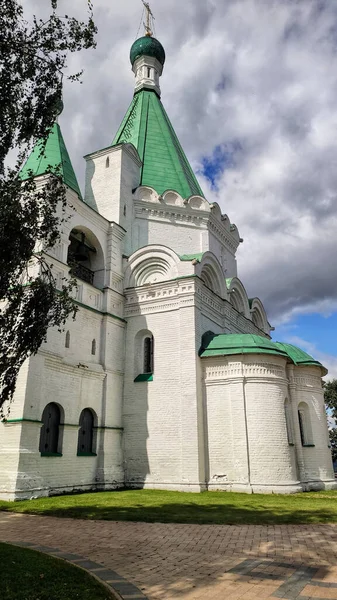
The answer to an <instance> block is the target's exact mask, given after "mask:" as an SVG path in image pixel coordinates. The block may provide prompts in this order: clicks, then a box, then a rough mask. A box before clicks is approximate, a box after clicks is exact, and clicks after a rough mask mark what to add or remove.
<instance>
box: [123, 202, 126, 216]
mask: <svg viewBox="0 0 337 600" xmlns="http://www.w3.org/2000/svg"><path fill="white" fill-rule="evenodd" d="M123 215H124V217H126V204H124V208H123Z"/></svg>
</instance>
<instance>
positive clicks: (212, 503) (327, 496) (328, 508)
mask: <svg viewBox="0 0 337 600" xmlns="http://www.w3.org/2000/svg"><path fill="white" fill-rule="evenodd" d="M336 501H337V492H334V491H331V492H307V493H305V494H290V495H285V494H251V495H249V494H239V493H234V492H203V493H202V494H192V493H188V492H167V491H161V490H123V491H120V492H97V493H91V494H78V495H71V496H58V497H56V496H53V497H51V498H39V499H37V500H23V501H20V502H1V501H0V510H5V511H10V512H16V513H30V514H35V515H45V516H54V517H65V518H74V519H103V520H106V521H143V522H146V523H200V524H219V525H224V524H229V525H241V524H251V525H258V524H261V525H273V524H281V523H284V524H285V523H337V502H336Z"/></svg>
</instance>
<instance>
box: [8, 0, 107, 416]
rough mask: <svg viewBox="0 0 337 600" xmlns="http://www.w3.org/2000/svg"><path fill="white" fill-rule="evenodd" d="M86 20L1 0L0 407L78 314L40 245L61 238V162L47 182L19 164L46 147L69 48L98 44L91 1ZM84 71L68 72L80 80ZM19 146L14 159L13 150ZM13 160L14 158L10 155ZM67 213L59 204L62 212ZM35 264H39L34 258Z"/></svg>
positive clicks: (68, 284)
mask: <svg viewBox="0 0 337 600" xmlns="http://www.w3.org/2000/svg"><path fill="white" fill-rule="evenodd" d="M83 2H84V3H85V2H86V4H87V11H88V17H87V20H86V22H82V21H78V20H77V19H75V18H74V17H71V16H69V15H59V14H58V13H57V1H56V0H51V2H50V14H49V16H48V18H47V19H44V20H42V19H37V18H36V17H33V19H32V20H31V21H30V22H27V21H26V20H25V18H24V13H23V7H22V5H21V3H20V2H19V1H18V0H3V1H2V3H1V11H0V31H1V37H0V412H1V411H3V408H4V403H5V402H6V401H11V400H12V399H13V394H14V391H15V385H16V380H17V376H18V373H19V370H20V368H21V366H22V364H23V362H24V361H25V360H26V359H27V358H28V357H29V356H30V355H32V354H35V353H36V352H37V351H38V349H39V347H40V346H41V344H42V342H43V341H44V340H45V339H46V335H47V330H48V328H49V327H52V326H56V327H59V328H62V326H63V325H64V323H65V321H66V320H67V318H68V317H69V316H71V315H73V316H74V315H75V313H76V304H75V302H74V300H73V299H72V292H73V289H74V286H75V285H76V284H75V281H74V279H72V278H71V277H70V278H68V279H66V280H64V282H63V285H62V286H61V289H59V290H57V289H56V283H55V278H54V276H53V273H52V269H51V267H50V264H48V260H47V259H46V256H45V254H44V253H43V252H41V248H42V249H47V248H49V249H50V248H52V247H53V246H55V244H56V243H57V242H58V241H59V239H60V230H61V226H62V220H63V218H64V216H63V217H62V216H61V217H60V216H59V215H60V210H59V207H60V206H61V207H63V208H64V207H65V205H66V190H65V186H64V184H63V181H62V177H61V175H60V173H61V170H60V169H58V168H56V169H55V168H54V169H52V168H48V169H47V177H44V181H43V184H42V185H41V182H36V181H35V180H34V177H33V173H32V174H31V177H29V178H28V179H27V180H25V181H24V182H22V181H21V180H20V169H21V167H22V165H23V164H24V162H25V160H26V159H27V157H28V155H29V153H30V151H31V149H32V147H33V146H34V145H35V144H36V143H37V142H38V141H39V143H40V144H41V154H43V148H44V144H45V143H46V141H47V138H48V135H49V134H50V131H51V128H52V126H53V124H54V122H55V119H56V118H57V116H58V113H59V107H60V103H61V101H62V88H63V79H64V72H65V70H66V68H67V66H68V61H69V56H70V54H71V53H75V52H79V51H81V50H82V49H88V48H94V47H95V45H96V44H95V34H96V27H95V24H94V20H93V9H92V5H91V2H90V0H89V1H88V0H83ZM80 76H81V73H75V74H71V75H68V76H67V79H70V80H71V81H78V80H79V79H80ZM13 151H15V152H16V159H15V164H14V166H13V164H11V166H8V164H9V160H8V159H9V155H10V154H13ZM12 162H13V161H12ZM61 212H62V211H61ZM33 263H34V269H32V268H31V265H32V264H33Z"/></svg>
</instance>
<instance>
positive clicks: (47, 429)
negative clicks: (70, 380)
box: [39, 402, 61, 454]
mask: <svg viewBox="0 0 337 600" xmlns="http://www.w3.org/2000/svg"><path fill="white" fill-rule="evenodd" d="M60 419H61V413H60V409H59V407H58V406H57V404H55V402H51V403H50V404H47V406H46V407H45V409H44V411H43V413H42V423H43V425H42V427H41V431H40V445H39V450H40V452H41V454H57V453H58V452H59V447H58V446H59V432H60Z"/></svg>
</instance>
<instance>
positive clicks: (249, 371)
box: [202, 356, 288, 384]
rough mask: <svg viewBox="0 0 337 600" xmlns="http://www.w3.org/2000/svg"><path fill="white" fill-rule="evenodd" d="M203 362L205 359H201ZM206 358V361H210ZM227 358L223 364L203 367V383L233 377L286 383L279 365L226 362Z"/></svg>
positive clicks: (283, 370) (283, 371) (283, 372)
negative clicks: (276, 380)
mask: <svg viewBox="0 0 337 600" xmlns="http://www.w3.org/2000/svg"><path fill="white" fill-rule="evenodd" d="M202 360H203V362H204V360H205V359H202ZM211 360H212V359H211V358H208V359H207V361H211ZM227 360H228V359H227V358H224V359H223V364H216V365H214V364H213V365H212V364H206V365H205V367H204V373H205V382H206V383H209V382H216V381H222V380H224V379H231V380H232V379H233V378H235V377H241V378H247V379H248V378H249V379H254V380H255V379H256V378H258V379H263V380H266V379H269V380H275V379H278V380H279V381H281V382H283V383H284V384H287V383H288V380H287V379H286V377H285V369H282V368H280V365H278V364H274V363H266V362H262V361H263V357H262V356H261V362H254V363H244V362H227Z"/></svg>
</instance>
